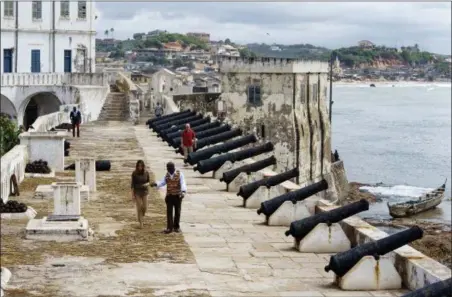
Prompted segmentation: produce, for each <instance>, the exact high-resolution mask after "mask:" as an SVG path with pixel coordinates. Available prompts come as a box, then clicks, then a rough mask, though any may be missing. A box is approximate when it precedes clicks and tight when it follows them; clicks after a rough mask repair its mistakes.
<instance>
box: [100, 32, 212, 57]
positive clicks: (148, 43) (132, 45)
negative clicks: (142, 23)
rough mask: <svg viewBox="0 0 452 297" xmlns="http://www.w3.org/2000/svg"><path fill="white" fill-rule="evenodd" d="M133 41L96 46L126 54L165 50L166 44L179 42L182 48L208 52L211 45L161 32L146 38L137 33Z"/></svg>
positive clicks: (181, 35) (194, 38)
mask: <svg viewBox="0 0 452 297" xmlns="http://www.w3.org/2000/svg"><path fill="white" fill-rule="evenodd" d="M133 37H134V38H133V39H128V40H124V41H119V42H118V43H117V45H107V46H105V45H101V44H96V50H97V51H104V52H117V51H119V52H120V53H121V52H124V51H128V50H132V49H143V48H150V47H154V48H159V49H160V48H163V46H164V44H165V43H168V42H179V43H180V44H181V46H182V48H184V49H185V48H187V47H190V48H191V49H192V50H196V49H203V50H207V49H208V48H209V45H208V44H207V43H206V42H204V41H202V40H200V39H198V38H196V37H193V36H186V35H184V34H179V33H168V32H160V33H159V34H156V35H154V36H149V37H146V34H145V33H135V34H134V35H133Z"/></svg>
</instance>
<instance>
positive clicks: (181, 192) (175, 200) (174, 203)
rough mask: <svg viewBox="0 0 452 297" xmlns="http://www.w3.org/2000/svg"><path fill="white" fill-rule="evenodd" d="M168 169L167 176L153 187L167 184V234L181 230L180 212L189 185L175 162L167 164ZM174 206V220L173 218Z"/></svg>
mask: <svg viewBox="0 0 452 297" xmlns="http://www.w3.org/2000/svg"><path fill="white" fill-rule="evenodd" d="M166 170H167V171H168V172H167V173H166V175H165V177H164V178H163V179H162V180H161V181H160V182H158V183H153V184H152V185H151V187H157V188H161V187H164V186H165V185H166V197H165V202H166V229H165V230H164V231H163V233H165V234H169V233H171V232H173V231H174V232H180V225H179V224H180V212H181V207H182V199H183V198H184V197H185V193H186V192H187V185H186V184H185V178H184V174H183V173H182V172H180V171H179V170H176V167H175V165H174V163H173V162H169V163H168V164H166ZM173 208H174V220H173Z"/></svg>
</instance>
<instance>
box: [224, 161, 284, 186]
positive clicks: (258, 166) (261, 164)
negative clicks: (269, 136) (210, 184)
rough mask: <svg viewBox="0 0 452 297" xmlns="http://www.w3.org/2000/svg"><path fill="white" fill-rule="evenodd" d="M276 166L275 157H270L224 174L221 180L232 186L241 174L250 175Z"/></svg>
mask: <svg viewBox="0 0 452 297" xmlns="http://www.w3.org/2000/svg"><path fill="white" fill-rule="evenodd" d="M275 164H276V158H275V156H271V157H268V158H267V159H263V160H260V161H256V162H254V163H252V164H247V165H243V166H241V167H239V168H234V169H232V170H229V171H226V172H223V177H222V178H220V181H222V182H225V183H226V184H230V183H231V182H232V181H233V180H234V179H235V178H236V177H237V176H238V175H239V174H240V173H242V172H245V173H246V174H249V173H251V172H256V171H259V170H262V169H264V168H266V167H268V166H270V165H275Z"/></svg>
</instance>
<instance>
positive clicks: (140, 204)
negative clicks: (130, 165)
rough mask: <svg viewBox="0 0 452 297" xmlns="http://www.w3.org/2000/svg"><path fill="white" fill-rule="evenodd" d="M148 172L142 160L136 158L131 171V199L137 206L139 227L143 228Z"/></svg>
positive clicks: (148, 179)
mask: <svg viewBox="0 0 452 297" xmlns="http://www.w3.org/2000/svg"><path fill="white" fill-rule="evenodd" d="M149 183H150V178H149V172H147V171H146V168H145V165H144V162H143V160H138V161H137V164H136V165H135V170H134V171H133V172H132V182H131V188H132V201H135V203H136V206H137V217H138V223H139V224H140V229H142V228H143V217H144V215H145V214H146V210H147V209H148V194H149Z"/></svg>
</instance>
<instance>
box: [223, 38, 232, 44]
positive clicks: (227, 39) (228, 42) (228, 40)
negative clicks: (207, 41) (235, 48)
mask: <svg viewBox="0 0 452 297" xmlns="http://www.w3.org/2000/svg"><path fill="white" fill-rule="evenodd" d="M224 44H229V45H230V44H232V42H231V39H229V38H226V39H225V40H224Z"/></svg>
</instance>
